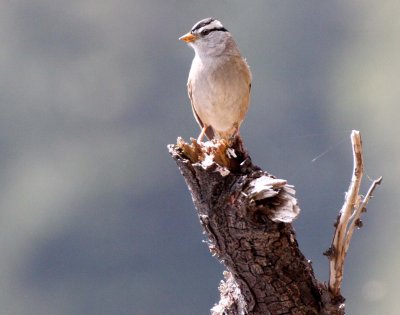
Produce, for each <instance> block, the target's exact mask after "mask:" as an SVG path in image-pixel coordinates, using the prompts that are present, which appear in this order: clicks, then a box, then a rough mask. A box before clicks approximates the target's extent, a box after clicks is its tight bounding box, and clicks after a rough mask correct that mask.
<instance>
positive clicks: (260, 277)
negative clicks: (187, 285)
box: [169, 139, 344, 315]
mask: <svg viewBox="0 0 400 315" xmlns="http://www.w3.org/2000/svg"><path fill="white" fill-rule="evenodd" d="M169 151H170V154H171V155H172V157H173V159H174V160H175V161H176V163H177V165H178V167H179V169H180V171H181V173H182V175H183V177H184V178H185V181H186V183H187V185H188V187H189V190H190V192H191V195H192V198H193V202H194V204H195V206H196V209H197V214H198V217H199V220H200V223H201V225H202V226H203V228H204V231H205V233H206V235H207V237H208V246H209V249H210V251H211V253H212V254H213V255H214V256H215V257H216V258H217V259H218V260H219V261H221V262H223V263H224V265H225V266H226V269H227V271H225V272H224V275H225V281H222V282H221V285H220V288H219V289H220V293H221V300H220V302H219V304H218V305H215V306H214V307H213V308H212V310H211V312H212V314H214V315H217V314H221V315H222V314H231V315H239V314H252V315H261V314H263V315H266V314H271V315H275V314H293V315H294V314H296V315H300V314H301V315H303V314H326V315H328V314H329V315H330V314H335V315H338V314H344V304H343V301H344V299H343V297H342V296H340V295H335V296H334V295H333V294H332V293H330V291H329V290H328V288H327V287H326V285H324V284H322V283H320V282H318V281H317V279H316V278H315V276H314V273H313V269H312V266H311V263H310V262H309V261H308V260H307V259H306V258H305V257H304V256H303V254H302V253H301V251H300V250H299V247H298V243H297V241H296V235H295V232H294V229H293V227H292V225H291V222H292V221H293V219H295V218H296V216H297V215H298V214H299V211H300V209H299V207H298V205H297V200H296V199H295V197H294V194H295V191H294V189H293V187H292V186H290V185H288V184H287V183H286V181H285V180H281V179H277V178H275V177H274V176H272V175H270V174H268V173H267V172H265V171H263V170H261V169H260V168H259V167H257V166H255V165H254V164H253V163H252V162H251V159H250V157H249V155H248V153H247V152H246V150H245V149H244V147H243V143H242V142H241V140H240V139H237V140H236V142H235V143H234V144H233V145H232V146H231V147H228V145H227V143H226V142H224V141H215V140H213V142H207V143H197V142H196V140H194V139H192V143H191V144H187V143H185V142H184V141H183V140H182V139H178V143H177V144H176V145H169Z"/></svg>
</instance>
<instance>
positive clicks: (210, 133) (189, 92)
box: [187, 79, 214, 140]
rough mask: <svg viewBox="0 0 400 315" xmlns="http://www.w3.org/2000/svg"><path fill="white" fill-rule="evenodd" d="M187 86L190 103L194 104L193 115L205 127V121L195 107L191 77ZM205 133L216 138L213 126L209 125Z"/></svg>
mask: <svg viewBox="0 0 400 315" xmlns="http://www.w3.org/2000/svg"><path fill="white" fill-rule="evenodd" d="M187 88H188V95H189V99H190V103H191V105H192V111H193V116H194V118H195V119H196V121H197V123H198V124H199V125H200V127H201V129H203V128H204V123H203V122H202V121H201V119H200V117H199V115H198V114H197V112H196V109H195V108H194V101H193V96H192V84H191V81H190V79H189V80H188V83H187ZM205 134H206V136H207V138H208V139H210V140H211V139H213V138H214V130H213V129H212V127H211V126H207V129H206V131H205Z"/></svg>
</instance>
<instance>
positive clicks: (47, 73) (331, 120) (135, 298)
mask: <svg viewBox="0 0 400 315" xmlns="http://www.w3.org/2000/svg"><path fill="white" fill-rule="evenodd" d="M208 16H214V17H217V18H219V19H220V20H221V21H222V22H223V23H224V25H225V26H226V27H227V28H228V29H229V30H230V31H231V32H232V33H233V35H234V37H235V39H236V40H237V42H238V44H239V46H240V48H241V51H242V54H243V55H244V56H246V57H247V60H248V62H249V64H250V65H251V68H252V71H253V89H252V102H251V109H250V112H249V113H248V116H247V119H246V121H245V123H244V124H243V126H242V129H241V133H242V135H243V137H244V139H245V143H246V146H247V148H248V149H249V151H250V152H251V155H252V157H253V160H254V161H255V163H256V164H258V165H260V166H261V167H263V168H264V169H266V170H268V171H269V172H271V173H273V174H275V175H276V176H278V177H280V178H285V179H288V180H289V182H290V183H291V184H294V185H295V186H296V189H297V197H298V199H299V203H300V206H301V208H302V214H301V216H300V218H299V219H298V220H297V221H296V222H295V228H296V231H297V234H298V240H299V243H300V246H301V249H302V250H303V252H304V253H305V255H306V256H307V257H308V258H309V259H311V260H312V261H313V266H314V268H315V272H316V274H317V275H318V277H319V279H320V280H321V281H325V280H327V279H328V261H327V259H326V258H325V257H324V256H322V252H323V251H324V250H326V249H327V248H328V247H329V244H330V241H331V238H332V233H333V227H332V223H333V221H334V219H335V218H336V215H337V213H338V210H339V208H340V207H341V204H342V201H343V199H344V191H345V190H346V189H347V187H348V184H349V180H350V175H351V169H352V156H351V146H350V141H349V134H350V131H351V130H352V129H359V130H360V131H361V132H362V135H363V140H364V151H365V163H366V173H367V176H366V177H365V185H364V191H365V192H366V189H367V186H369V184H370V178H377V177H378V176H380V175H383V176H384V181H383V185H382V186H381V187H380V188H378V190H377V192H376V197H375V198H374V199H373V200H372V201H371V203H370V205H369V207H368V209H369V211H368V213H367V214H366V215H365V216H364V221H365V227H364V228H363V229H361V230H360V231H358V232H357V233H356V235H355V237H354V239H353V242H352V244H351V249H350V252H349V255H348V258H347V264H346V269H345V278H344V287H343V294H344V296H345V297H346V298H347V312H348V314H388V315H396V314H398V310H399V309H400V299H399V298H398V292H399V289H400V287H399V281H398V279H399V276H400V267H399V263H400V254H399V250H398V248H399V241H400V232H399V223H400V222H399V221H400V213H399V204H400V194H399V193H398V182H399V175H400V174H399V168H400V152H399V151H400V149H399V143H400V138H399V134H400V127H399V125H400V124H399V118H400V117H399V109H398V107H399V101H400V84H399V81H400V19H399V16H400V3H399V2H398V1H396V0H392V1H385V0H384V1H373V0H370V1H315V0H311V1H289V0H270V1H266V0H254V1H238V0H229V1H228V0H225V1H210V0H202V1H197V2H196V1H162V0H130V1H127V0H113V1H111V0H108V1H106V0H104V1H102V0H101V1H99V0H79V1H78V0H72V1H58V0H35V1H32V0H15V1H2V2H0V43H1V45H0V69H1V72H0V278H1V281H0V305H1V307H0V314H2V315H3V314H4V315H28V314H29V315H39V314H40V315H43V314H58V315H84V314H85V315H86V314H87V315H89V314H90V315H91V314H96V315H103V314H104V315H106V314H107V315H109V314H121V315H124V314H136V315H141V314H146V315H147V314H163V315H170V314H171V315H172V314H174V315H176V314H194V315H196V314H208V312H209V309H210V307H212V305H213V304H214V303H216V302H217V301H218V299H219V295H218V291H217V286H218V284H219V281H220V280H221V279H222V270H223V266H221V265H220V264H219V263H218V262H217V261H216V260H215V259H214V258H212V257H211V255H210V254H209V252H208V249H207V247H206V245H205V244H204V243H203V242H202V240H203V239H204V236H203V235H202V231H201V229H200V226H199V223H198V220H197V218H196V215H195V211H194V208H193V205H192V202H191V198H190V195H189V192H188V191H187V188H186V185H185V184H184V181H183V179H182V178H181V176H180V174H179V172H178V170H177V168H176V166H175V164H174V163H173V161H172V159H171V158H170V157H169V155H168V152H167V148H166V145H167V144H168V143H174V142H175V141H176V138H177V136H183V137H184V138H185V139H189V137H191V136H197V134H198V132H199V129H198V127H197V125H196V123H195V121H194V119H193V117H192V113H191V109H190V105H189V101H188V99H187V95H186V79H187V74H188V71H189V67H190V63H191V60H192V58H193V51H192V50H191V49H190V48H189V47H186V45H185V44H184V43H182V42H179V41H178V40H177V38H178V37H179V36H180V35H182V34H183V33H185V32H187V31H188V30H189V29H190V28H191V26H192V25H193V24H194V23H195V22H197V21H198V20H200V19H202V18H205V17H208ZM368 177H369V178H368Z"/></svg>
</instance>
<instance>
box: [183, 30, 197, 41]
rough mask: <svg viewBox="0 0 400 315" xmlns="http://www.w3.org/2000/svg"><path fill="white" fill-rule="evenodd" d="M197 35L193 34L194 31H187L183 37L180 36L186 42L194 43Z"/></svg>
mask: <svg viewBox="0 0 400 315" xmlns="http://www.w3.org/2000/svg"><path fill="white" fill-rule="evenodd" d="M196 39H197V36H196V35H193V34H192V33H190V32H189V33H187V34H185V35H183V36H181V37H179V40H183V41H184V42H186V43H193V42H194V41H196Z"/></svg>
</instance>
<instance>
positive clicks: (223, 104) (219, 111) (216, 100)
mask: <svg viewBox="0 0 400 315" xmlns="http://www.w3.org/2000/svg"><path fill="white" fill-rule="evenodd" d="M179 39H180V40H182V41H184V42H186V43H187V44H188V45H189V46H191V47H192V48H193V49H194V52H195V56H194V58H193V61H192V65H191V68H190V71H189V77H188V81H187V88H188V95H189V99H190V102H191V105H192V110H193V115H194V117H195V119H196V121H197V123H198V124H199V126H200V128H201V132H200V135H199V137H198V138H197V141H198V142H201V141H202V139H203V138H204V135H206V136H207V138H208V139H209V140H212V139H217V140H218V139H225V140H227V141H228V143H232V142H233V140H234V139H235V138H236V137H238V136H239V128H240V125H241V124H242V122H243V120H244V117H245V115H246V113H247V111H248V108H249V102H250V90H251V81H252V75H251V72H250V67H249V65H248V64H247V62H246V60H245V59H244V58H243V57H242V55H241V53H240V51H239V48H238V46H237V44H236V42H235V40H234V39H233V37H232V35H231V33H230V32H229V31H228V30H227V29H226V28H225V27H224V26H223V25H222V23H221V22H220V21H218V20H217V19H215V18H211V17H210V18H205V19H203V20H201V21H199V22H197V23H196V24H195V25H194V26H193V27H192V29H191V31H190V32H188V33H186V34H185V35H183V36H181V37H180V38H179Z"/></svg>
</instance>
